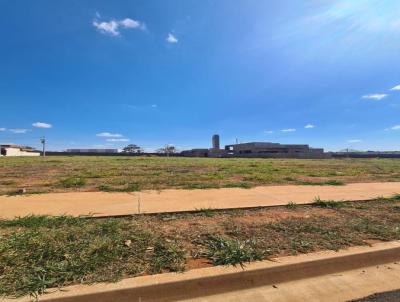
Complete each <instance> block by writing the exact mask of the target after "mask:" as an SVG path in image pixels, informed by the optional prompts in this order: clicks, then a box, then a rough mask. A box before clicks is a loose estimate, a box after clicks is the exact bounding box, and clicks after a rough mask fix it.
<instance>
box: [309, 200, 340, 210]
mask: <svg viewBox="0 0 400 302" xmlns="http://www.w3.org/2000/svg"><path fill="white" fill-rule="evenodd" d="M311 205H312V206H314V207H319V208H327V209H339V208H341V207H343V202H340V201H334V200H322V199H321V198H320V197H317V198H315V199H314V202H313V203H312V204H311Z"/></svg>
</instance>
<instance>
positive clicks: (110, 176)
mask: <svg viewBox="0 0 400 302" xmlns="http://www.w3.org/2000/svg"><path fill="white" fill-rule="evenodd" d="M382 181H400V160H396V159H336V160H333V159H332V160H296V159H208V158H173V157H170V158H160V157H93V156H86V157H85V156H75V157H47V158H0V194H9V195H12V194H18V189H21V188H25V189H26V190H27V192H28V193H32V194H33V193H43V192H69V191H107V192H110V191H111V192H133V191H140V190H160V189H168V188H179V189H203V188H223V187H242V188H249V187H254V186H259V185H270V184H303V185H341V184H344V183H352V182H382Z"/></svg>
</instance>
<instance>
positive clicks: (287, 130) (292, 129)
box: [281, 128, 296, 132]
mask: <svg viewBox="0 0 400 302" xmlns="http://www.w3.org/2000/svg"><path fill="white" fill-rule="evenodd" d="M295 131H296V129H294V128H289V129H282V130H281V132H295Z"/></svg>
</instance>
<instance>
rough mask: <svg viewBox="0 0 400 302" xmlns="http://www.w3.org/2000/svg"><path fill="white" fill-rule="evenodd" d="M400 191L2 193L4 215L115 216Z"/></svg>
mask: <svg viewBox="0 0 400 302" xmlns="http://www.w3.org/2000/svg"><path fill="white" fill-rule="evenodd" d="M397 193H400V182H385V183H354V184H348V185H346V186H268V187H255V188H252V189H238V188H229V189H207V190H163V191H144V192H135V193H103V192H77V193H50V194H40V195H28V196H0V217H1V218H13V217H16V216H25V215H29V214H42V215H44V214H47V215H63V214H68V215H73V216H79V215H89V214H91V215H94V216H99V217H101V216H117V215H130V214H137V213H163V212H180V211H191V210H195V209H201V208H213V209H227V208H246V207H258V206H277V205H286V204H287V203H288V202H295V203H297V204H307V203H311V202H312V201H313V199H314V198H315V197H318V196H319V197H320V198H321V199H324V200H336V201H341V200H346V201H354V200H367V199H373V198H376V197H380V196H383V197H390V196H392V195H394V194H397Z"/></svg>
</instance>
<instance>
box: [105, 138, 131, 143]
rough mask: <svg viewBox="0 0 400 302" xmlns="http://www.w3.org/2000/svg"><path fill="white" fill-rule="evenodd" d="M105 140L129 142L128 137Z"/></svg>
mask: <svg viewBox="0 0 400 302" xmlns="http://www.w3.org/2000/svg"><path fill="white" fill-rule="evenodd" d="M106 141H107V142H129V138H108V139H106Z"/></svg>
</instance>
